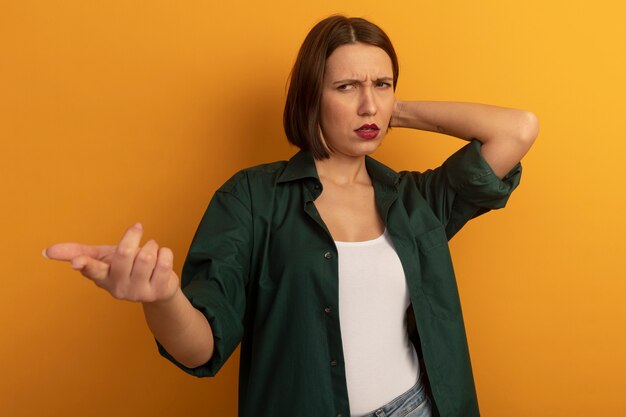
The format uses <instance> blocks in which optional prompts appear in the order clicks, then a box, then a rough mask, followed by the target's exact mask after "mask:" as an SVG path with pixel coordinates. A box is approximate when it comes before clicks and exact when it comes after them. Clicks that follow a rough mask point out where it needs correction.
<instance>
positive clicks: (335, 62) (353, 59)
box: [324, 43, 393, 79]
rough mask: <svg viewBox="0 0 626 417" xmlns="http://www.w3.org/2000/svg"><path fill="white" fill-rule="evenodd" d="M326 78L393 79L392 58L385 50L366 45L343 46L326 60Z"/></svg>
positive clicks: (352, 44)
mask: <svg viewBox="0 0 626 417" xmlns="http://www.w3.org/2000/svg"><path fill="white" fill-rule="evenodd" d="M324 76H325V78H326V77H328V78H337V77H339V78H343V77H349V78H356V79H360V78H367V77H368V76H369V77H393V68H392V64H391V58H389V55H387V52H385V51H384V50H383V49H381V48H379V47H377V46H374V45H368V44H364V43H351V44H347V45H341V46H340V47H338V48H337V49H335V50H334V51H333V53H332V54H330V56H329V57H328V59H326V71H325V73H324Z"/></svg>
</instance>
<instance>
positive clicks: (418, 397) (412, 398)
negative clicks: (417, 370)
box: [363, 375, 430, 417]
mask: <svg viewBox="0 0 626 417" xmlns="http://www.w3.org/2000/svg"><path fill="white" fill-rule="evenodd" d="M426 400H427V397H426V390H425V388H424V383H423V382H422V378H421V375H420V377H419V378H418V380H417V382H416V383H415V385H413V386H412V387H411V388H410V389H409V390H408V391H406V392H404V393H403V394H400V395H398V396H397V397H396V398H394V399H393V400H391V401H390V402H388V403H387V404H385V405H383V406H382V407H380V408H378V409H376V410H375V411H373V412H372V413H369V414H366V415H365V416H363V417H395V416H405V415H407V414H408V413H410V412H411V411H413V410H415V409H416V408H417V407H419V406H420V405H421V404H422V403H423V402H424V401H426ZM425 412H426V413H425V414H424V416H430V408H429V409H428V410H425Z"/></svg>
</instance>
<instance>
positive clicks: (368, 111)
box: [358, 85, 378, 116]
mask: <svg viewBox="0 0 626 417" xmlns="http://www.w3.org/2000/svg"><path fill="white" fill-rule="evenodd" d="M373 90H374V86H373V85H370V86H364V87H363V88H361V89H360V93H361V94H360V97H359V100H360V101H359V110H358V111H359V116H373V115H375V114H376V111H377V110H378V106H377V104H376V97H375V94H374V91H373Z"/></svg>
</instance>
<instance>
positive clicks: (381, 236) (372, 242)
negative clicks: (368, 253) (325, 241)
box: [335, 228, 387, 246]
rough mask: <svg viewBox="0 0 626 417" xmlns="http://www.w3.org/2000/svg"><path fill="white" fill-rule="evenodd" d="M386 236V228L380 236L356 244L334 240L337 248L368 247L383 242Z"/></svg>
mask: <svg viewBox="0 0 626 417" xmlns="http://www.w3.org/2000/svg"><path fill="white" fill-rule="evenodd" d="M386 234H387V228H385V230H384V231H383V234H382V235H380V236H378V237H376V238H374V239H370V240H360V241H358V242H344V241H341V240H335V244H337V245H338V246H369V245H374V244H376V243H378V242H379V241H381V240H383V239H384V238H385V235H386Z"/></svg>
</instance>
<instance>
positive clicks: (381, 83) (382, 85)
mask: <svg viewBox="0 0 626 417" xmlns="http://www.w3.org/2000/svg"><path fill="white" fill-rule="evenodd" d="M389 87H391V84H390V83H388V82H385V81H376V88H389Z"/></svg>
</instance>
